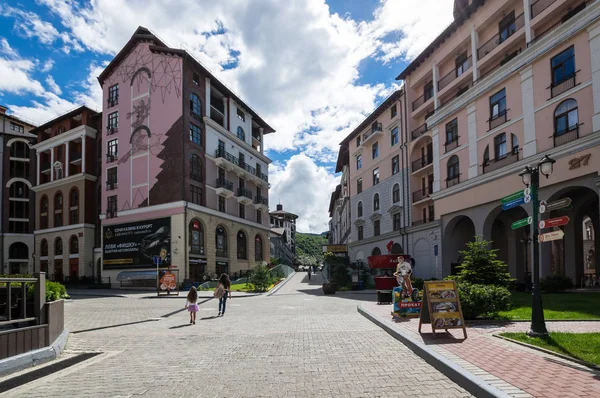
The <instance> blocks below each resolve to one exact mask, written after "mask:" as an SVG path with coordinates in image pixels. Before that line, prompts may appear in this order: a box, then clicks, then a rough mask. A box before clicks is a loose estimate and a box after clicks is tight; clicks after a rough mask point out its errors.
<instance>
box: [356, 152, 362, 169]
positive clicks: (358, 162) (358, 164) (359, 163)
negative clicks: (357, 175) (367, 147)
mask: <svg viewBox="0 0 600 398" xmlns="http://www.w3.org/2000/svg"><path fill="white" fill-rule="evenodd" d="M360 169H362V155H358V156H356V170H360Z"/></svg>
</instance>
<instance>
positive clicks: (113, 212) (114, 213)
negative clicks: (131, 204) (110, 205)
mask: <svg viewBox="0 0 600 398" xmlns="http://www.w3.org/2000/svg"><path fill="white" fill-rule="evenodd" d="M106 218H117V211H116V210H108V211H107V212H106Z"/></svg>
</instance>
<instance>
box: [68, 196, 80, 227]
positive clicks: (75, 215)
mask: <svg viewBox="0 0 600 398" xmlns="http://www.w3.org/2000/svg"><path fill="white" fill-rule="evenodd" d="M77 223H79V190H78V189H77V188H73V189H71V192H70V193H69V224H71V225H73V224H77Z"/></svg>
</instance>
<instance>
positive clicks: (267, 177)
mask: <svg viewBox="0 0 600 398" xmlns="http://www.w3.org/2000/svg"><path fill="white" fill-rule="evenodd" d="M256 176H257V177H260V179H261V180H263V181H264V182H269V176H268V175H266V174H265V173H260V176H259V175H258V172H257V173H256Z"/></svg>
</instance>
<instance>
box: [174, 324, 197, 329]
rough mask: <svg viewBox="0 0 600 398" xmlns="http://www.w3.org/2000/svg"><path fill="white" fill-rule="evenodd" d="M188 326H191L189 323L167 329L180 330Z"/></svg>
mask: <svg viewBox="0 0 600 398" xmlns="http://www.w3.org/2000/svg"><path fill="white" fill-rule="evenodd" d="M188 326H192V324H191V323H184V324H183V325H177V326H171V327H170V328H169V329H181V328H185V327H188Z"/></svg>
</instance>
